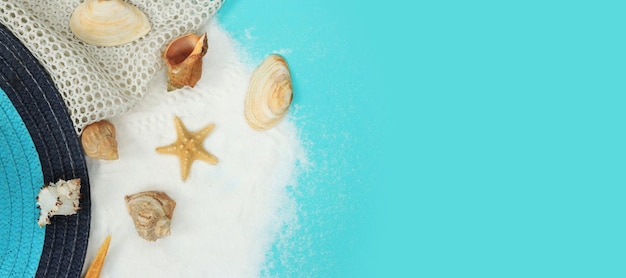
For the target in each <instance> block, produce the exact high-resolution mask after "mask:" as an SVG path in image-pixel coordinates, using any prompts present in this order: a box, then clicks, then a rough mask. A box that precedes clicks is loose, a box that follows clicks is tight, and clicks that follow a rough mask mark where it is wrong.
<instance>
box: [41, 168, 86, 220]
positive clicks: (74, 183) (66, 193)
mask: <svg viewBox="0 0 626 278" xmlns="http://www.w3.org/2000/svg"><path fill="white" fill-rule="evenodd" d="M79 205H80V178H76V179H71V180H67V181H66V180H62V179H61V180H59V181H57V182H56V183H49V184H48V185H46V186H44V187H43V188H41V190H39V194H37V206H38V207H39V209H40V211H39V220H38V221H37V224H39V226H40V227H43V226H44V225H47V224H50V218H52V217H53V216H55V215H72V214H76V212H77V211H78V210H79V209H80V206H79Z"/></svg>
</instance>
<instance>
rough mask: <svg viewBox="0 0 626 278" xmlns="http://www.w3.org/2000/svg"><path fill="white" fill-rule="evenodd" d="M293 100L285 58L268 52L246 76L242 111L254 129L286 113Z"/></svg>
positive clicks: (271, 125) (277, 120) (274, 123)
mask: <svg viewBox="0 0 626 278" xmlns="http://www.w3.org/2000/svg"><path fill="white" fill-rule="evenodd" d="M292 99H293V90H292V86H291V73H290V72H289V66H288V65H287V61H285V58H283V57H282V56H280V55H278V54H272V55H269V56H268V57H267V58H265V60H263V62H262V63H261V65H259V67H257V68H256V69H255V70H254V72H253V73H252V76H251V77H250V84H249V85H248V93H247V95H246V100H245V107H244V114H245V116H246V120H247V121H248V124H249V125H250V126H251V127H252V128H254V129H256V130H266V129H269V128H271V127H273V126H275V125H276V124H278V122H279V121H280V120H281V119H282V118H283V117H284V116H285V115H286V114H287V110H288V109H289V106H290V105H291V100H292Z"/></svg>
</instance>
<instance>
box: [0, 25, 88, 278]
mask: <svg viewBox="0 0 626 278" xmlns="http://www.w3.org/2000/svg"><path fill="white" fill-rule="evenodd" d="M0 88H1V89H2V91H3V92H4V94H3V95H4V97H3V99H2V105H3V107H6V108H3V109H4V110H3V111H12V112H11V113H12V114H9V113H8V112H7V114H6V115H4V116H2V118H0V120H2V121H3V122H2V128H3V129H2V132H3V135H2V136H0V140H2V141H3V143H0V144H1V147H2V149H3V155H4V157H2V163H3V165H2V166H3V167H4V170H3V173H0V174H4V177H3V178H2V179H3V182H4V183H5V184H7V185H8V186H5V187H6V188H8V191H7V190H5V191H4V192H3V193H2V194H0V198H1V199H0V207H2V206H4V207H3V208H6V209H4V210H2V211H1V212H0V217H10V218H8V219H4V218H0V221H3V222H2V226H3V227H0V231H2V232H3V233H4V234H0V236H2V238H0V241H4V243H0V246H2V247H3V248H6V249H5V252H4V253H2V254H0V256H2V257H1V258H0V277H2V278H3V277H45V278H55V277H59V278H61V277H63V278H68V277H76V278H79V277H80V276H81V273H82V269H83V265H84V262H85V255H86V252H87V244H88V241H89V226H90V220H91V218H90V217H91V199H90V188H89V175H88V172H87V165H86V162H85V157H84V153H83V150H82V147H81V145H80V140H79V137H78V134H76V131H75V128H74V125H73V124H72V120H71V119H70V116H69V112H68V108H67V106H66V105H65V102H64V101H63V99H62V98H61V96H60V94H59V92H58V90H57V89H56V87H55V86H54V83H53V82H52V79H51V78H50V76H49V75H48V73H47V72H46V71H45V70H44V69H43V67H42V66H41V64H40V63H39V61H38V60H37V59H36V58H35V57H34V56H33V55H32V53H30V52H29V51H28V49H26V47H25V46H24V45H23V44H22V43H21V42H20V41H19V40H18V39H17V38H16V37H15V36H14V35H13V34H12V33H11V32H10V31H9V30H8V29H6V27H4V26H2V25H0ZM11 105H12V106H13V107H14V109H8V108H9V107H8V106H11ZM15 111H17V115H19V116H18V117H15ZM11 115H12V116H11ZM5 117H6V118H5ZM16 120H20V121H21V125H20V126H22V128H21V129H19V130H21V133H19V136H18V135H15V134H17V133H16V132H14V131H12V130H16V129H18V128H17V125H15V123H16V122H15V121H16ZM18 122H19V121H18ZM23 126H25V127H26V130H27V132H28V136H26V135H24V133H23ZM9 127H10V129H9ZM14 127H15V128H14ZM27 137H29V141H24V139H25V138H27ZM15 142H19V144H18V143H15ZM23 142H29V143H28V144H25V143H23ZM32 144H34V147H35V150H36V153H37V155H38V156H34V158H37V159H38V161H35V162H33V161H31V160H32V159H33V156H32V150H33V147H32ZM18 147H19V148H18ZM9 151H10V152H9ZM24 156H25V157H26V158H24ZM35 168H39V170H38V171H30V172H29V170H30V169H35ZM42 174H43V181H42V180H41V179H40V178H39V179H38V180H35V178H32V177H34V176H39V175H42ZM31 178H32V180H31ZM74 178H79V179H80V181H81V188H80V201H79V202H80V203H79V206H80V209H79V210H78V211H77V213H76V214H73V215H56V216H53V217H52V218H51V219H50V224H48V225H46V227H45V229H42V228H39V226H34V225H37V219H36V218H35V217H37V218H38V214H39V209H38V208H36V195H37V194H38V193H39V188H41V186H43V185H44V184H48V183H51V182H57V181H58V180H59V179H64V180H68V179H74ZM0 180H1V179H0ZM29 183H34V184H35V186H36V190H35V191H33V188H30V187H31V185H30V184H29ZM37 183H38V184H37ZM25 184H26V185H28V186H26V187H23V186H25ZM0 189H5V188H0ZM3 194H4V195H3ZM20 196H21V197H20ZM7 204H10V207H7ZM7 226H10V228H5V227H7ZM35 228H36V229H35ZM5 229H10V230H5ZM35 232H45V237H44V240H43V244H42V243H41V240H40V239H39V238H37V239H36V240H33V237H32V235H31V234H32V233H35ZM27 236H28V237H27ZM26 246H27V247H26ZM22 247H24V248H22ZM35 248H42V249H40V250H38V251H34V249H35ZM37 254H40V256H39V258H37V259H38V265H37V267H36V272H35V274H34V275H32V268H33V265H32V260H34V258H35V257H36V255H37ZM24 258H28V259H24ZM31 258H32V259H31ZM20 271H23V272H22V273H20ZM5 274H6V275H5Z"/></svg>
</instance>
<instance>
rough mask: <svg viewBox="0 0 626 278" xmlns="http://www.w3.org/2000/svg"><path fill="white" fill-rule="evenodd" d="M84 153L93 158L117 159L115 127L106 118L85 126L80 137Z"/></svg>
mask: <svg viewBox="0 0 626 278" xmlns="http://www.w3.org/2000/svg"><path fill="white" fill-rule="evenodd" d="M80 140H81V143H82V145H83V150H84V151H85V154H86V155H87V156H89V157H91V158H95V159H105V160H115V159H118V157H119V156H118V154H117V141H115V127H114V126H113V124H111V123H110V122H108V121H106V120H102V121H99V122H95V123H93V124H90V125H88V126H86V127H85V129H84V130H83V133H82V135H81V137H80Z"/></svg>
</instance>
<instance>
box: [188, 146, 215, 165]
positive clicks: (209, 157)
mask: <svg viewBox="0 0 626 278" xmlns="http://www.w3.org/2000/svg"><path fill="white" fill-rule="evenodd" d="M196 159H199V160H202V161H206V162H208V163H210V164H217V157H215V156H214V155H213V154H211V153H210V152H207V151H206V150H204V149H198V151H197V152H196V153H194V155H193V160H196Z"/></svg>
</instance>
